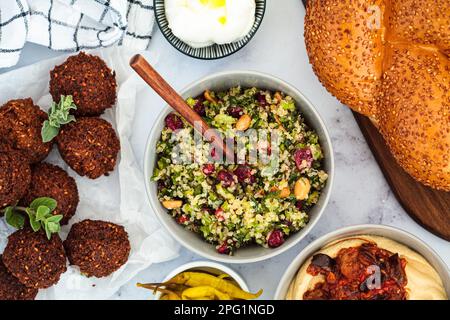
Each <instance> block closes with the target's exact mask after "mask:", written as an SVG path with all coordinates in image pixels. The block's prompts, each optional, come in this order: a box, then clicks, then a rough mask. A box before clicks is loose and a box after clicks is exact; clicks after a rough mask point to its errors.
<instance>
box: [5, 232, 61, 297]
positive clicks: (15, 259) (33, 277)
mask: <svg viewBox="0 0 450 320" xmlns="http://www.w3.org/2000/svg"><path fill="white" fill-rule="evenodd" d="M3 263H4V264H5V266H6V268H7V269H8V271H9V272H10V273H11V274H12V275H13V276H14V277H16V278H17V279H18V280H19V282H20V283H22V284H24V285H25V286H27V287H28V288H36V289H44V288H48V287H50V286H52V285H54V284H56V283H57V282H58V281H59V278H60V276H61V274H63V273H64V272H65V271H66V270H67V267H66V254H65V252H64V247H63V243H62V241H61V238H60V237H59V236H58V235H57V234H55V233H54V234H52V237H51V239H50V240H48V239H47V236H46V235H45V232H44V231H43V230H42V229H41V230H40V231H38V232H34V231H33V230H32V229H31V228H29V227H25V228H24V229H20V230H18V231H16V232H14V233H13V234H11V235H10V236H9V237H8V244H7V245H6V248H5V251H4V252H3Z"/></svg>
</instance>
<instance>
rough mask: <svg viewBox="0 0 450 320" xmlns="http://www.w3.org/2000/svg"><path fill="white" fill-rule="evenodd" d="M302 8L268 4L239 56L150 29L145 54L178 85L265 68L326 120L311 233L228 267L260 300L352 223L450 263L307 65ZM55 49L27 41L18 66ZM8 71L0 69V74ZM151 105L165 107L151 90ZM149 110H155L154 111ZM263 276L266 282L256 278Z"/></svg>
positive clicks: (144, 130) (127, 290) (141, 293)
mask: <svg viewBox="0 0 450 320" xmlns="http://www.w3.org/2000/svg"><path fill="white" fill-rule="evenodd" d="M303 17H304V9H303V6H302V5H301V2H300V1H298V0H278V1H268V3H267V10H266V15H265V17H264V20H263V23H262V25H261V28H260V30H259V31H258V33H257V34H256V36H255V37H254V39H253V40H252V41H251V42H250V43H249V44H248V45H247V46H246V47H245V48H244V49H242V50H241V51H239V52H238V53H236V54H234V55H232V56H230V57H227V58H224V59H221V60H216V61H201V60H195V59H192V58H189V57H187V56H184V55H182V54H181V53H179V52H178V51H176V50H175V49H174V48H172V47H171V45H170V44H169V43H168V42H167V41H166V40H165V39H164V37H163V36H162V34H161V33H160V32H159V30H155V34H154V38H153V40H152V43H151V46H150V48H149V50H148V51H147V52H146V53H145V55H146V56H147V57H148V58H149V59H150V61H151V62H152V63H153V64H154V66H155V67H156V69H157V70H158V71H159V72H160V73H161V74H162V75H163V76H164V77H165V78H166V79H168V80H169V81H170V82H171V84H172V85H173V86H174V87H175V88H176V89H182V88H183V87H185V86H186V85H187V84H189V83H191V82H192V81H194V80H196V79H198V78H201V77H203V76H205V75H209V74H211V73H214V72H219V71H225V70H233V69H241V70H242V69H247V70H257V71H261V72H266V73H269V74H272V75H274V76H277V77H279V78H281V79H283V80H285V81H287V82H290V83H291V84H293V85H294V86H295V87H297V88H298V89H299V90H300V91H302V92H303V93H304V94H305V96H306V97H307V98H308V99H309V100H311V102H312V103H313V104H314V105H315V106H316V107H317V109H318V111H319V113H320V115H321V116H322V118H323V119H324V121H325V124H326V125H327V127H328V129H329V132H330V135H331V138H332V141H333V144H334V151H335V158H336V176H335V183H334V188H333V191H332V195H331V199H330V203H329V205H328V207H327V208H326V210H325V212H324V214H323V217H322V219H321V220H320V221H319V222H318V224H317V225H316V226H315V227H314V229H313V230H312V232H311V233H310V234H309V235H308V236H307V237H306V238H305V239H304V240H303V241H301V242H300V243H299V244H298V245H297V246H295V247H294V248H292V249H290V250H289V251H288V252H286V253H284V254H282V255H279V256H277V257H275V258H272V259H270V260H267V261H264V262H259V263H253V264H243V265H230V267H231V268H233V269H234V270H236V271H237V272H238V273H240V274H241V275H242V276H243V277H244V279H245V280H246V281H247V283H248V285H249V287H250V289H251V290H258V289H260V288H261V287H263V289H264V294H263V296H262V298H266V299H270V298H272V297H273V296H274V293H275V290H276V287H277V285H278V282H279V280H280V278H281V276H282V275H283V273H284V271H285V270H286V268H287V266H288V265H289V264H290V262H291V261H292V259H293V258H294V257H295V256H296V255H297V254H298V253H299V252H300V251H301V250H302V249H303V248H304V247H305V246H306V245H307V244H308V243H310V242H311V241H313V240H314V239H316V238H318V237H320V236H322V235H324V234H326V233H328V232H330V231H333V230H336V229H338V228H340V227H344V226H348V225H355V224H364V223H371V224H385V225H391V226H395V227H399V228H401V229H404V230H406V231H409V232H410V233H412V234H414V235H416V236H417V237H419V238H420V239H422V240H423V241H425V242H426V243H427V244H428V245H430V246H431V247H432V248H434V250H435V251H436V252H437V253H438V254H439V255H440V256H441V258H442V259H443V260H444V261H445V262H446V263H447V265H450V250H449V243H448V242H447V241H445V240H442V239H440V238H438V237H436V236H434V235H433V234H431V233H429V232H428V231H426V230H425V229H424V228H422V227H421V226H419V225H418V224H417V223H415V222H414V221H413V220H412V219H411V218H410V217H409V216H408V215H407V214H406V212H405V211H404V210H403V209H402V208H401V206H400V205H399V203H398V202H397V200H396V199H395V197H394V195H393V193H392V191H391V190H390V188H389V186H388V184H387V182H386V180H385V179H384V177H383V175H382V173H381V171H380V169H379V167H378V165H377V163H376V161H375V159H374V157H373V155H372V153H371V152H370V150H369V148H368V146H367V144H366V142H365V140H364V138H363V136H362V135H361V132H360V130H359V128H358V126H357V124H356V122H355V121H354V119H353V116H352V114H351V112H350V110H349V109H348V108H346V107H345V106H343V105H342V104H341V103H339V102H338V101H337V100H336V99H334V98H333V97H332V96H331V95H330V94H329V93H328V92H327V91H326V90H325V89H324V88H323V87H322V85H321V84H320V83H319V81H318V80H317V78H316V77H315V75H314V74H313V72H312V69H311V66H310V65H309V63H308V59H307V55H306V50H305V45H304V39H303ZM59 54H61V53H57V52H52V51H50V50H48V49H46V48H43V47H39V46H36V45H32V44H28V45H27V46H26V47H25V50H24V52H23V53H22V57H21V60H20V62H19V64H18V65H17V66H16V67H14V68H19V67H21V66H24V65H28V64H31V63H34V62H37V61H40V60H42V59H47V58H51V57H54V56H57V55H59ZM8 70H10V69H0V73H3V72H6V71H8ZM149 105H157V106H159V107H161V106H162V105H163V102H162V100H160V98H159V97H157V96H156V95H154V94H153V93H152V96H151V100H150V101H149ZM152 112H153V111H152ZM136 118H137V120H136V123H135V126H136V129H137V130H138V133H139V137H140V138H139V140H140V141H139V143H138V145H137V146H136V149H137V150H138V151H137V157H138V159H143V153H144V145H145V141H146V139H147V135H148V133H149V132H150V129H151V123H152V122H151V121H150V119H153V116H152V115H151V114H150V112H149V109H145V110H138V115H137V117H136ZM195 260H202V258H201V257H199V256H197V255H195V254H193V253H191V252H189V251H188V250H186V249H181V250H180V255H179V257H178V258H177V259H175V260H172V261H170V262H166V263H161V264H155V265H152V266H150V267H149V268H148V269H147V270H145V271H143V272H141V273H140V274H139V275H138V276H136V278H135V279H133V280H132V281H130V283H128V284H127V285H125V286H123V287H122V288H121V289H120V290H119V292H117V294H116V295H115V296H114V297H113V298H116V299H148V298H149V297H150V293H149V292H147V291H146V290H143V289H138V288H136V286H135V283H136V282H159V281H161V280H162V279H163V278H164V277H165V275H166V274H167V273H168V272H170V271H171V270H172V269H174V268H176V267H177V266H179V265H181V264H184V263H187V262H190V261H195ZM262 279H264V281H262Z"/></svg>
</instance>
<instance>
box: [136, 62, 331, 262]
mask: <svg viewBox="0 0 450 320" xmlns="http://www.w3.org/2000/svg"><path fill="white" fill-rule="evenodd" d="M233 75H250V76H255V77H262V78H269V79H271V80H274V81H276V82H278V83H280V84H282V85H283V86H285V87H287V88H289V90H290V91H292V92H295V93H296V95H298V96H299V97H300V98H301V99H302V100H303V102H304V103H306V104H307V105H308V108H309V109H310V111H311V113H312V114H313V115H314V117H315V118H316V119H317V122H318V124H319V125H320V127H321V129H322V130H323V135H324V137H325V139H326V140H327V145H328V149H329V155H328V158H329V161H330V168H329V170H328V172H327V174H328V180H327V186H328V185H329V187H328V192H327V193H326V194H323V195H321V198H322V197H324V200H323V206H322V208H321V209H320V210H319V212H318V213H317V218H316V219H315V221H309V222H308V223H307V224H306V226H305V227H304V228H303V229H301V230H300V231H299V232H302V234H301V236H299V237H298V239H295V241H292V242H291V243H289V244H283V245H282V246H280V247H278V248H276V250H273V249H267V254H265V255H262V256H259V257H255V258H235V259H228V258H227V257H229V256H228V255H223V257H222V256H217V255H212V254H209V253H208V252H204V251H202V250H199V249H197V248H196V247H195V246H192V245H191V244H189V243H186V242H184V241H183V240H182V239H181V238H180V237H179V236H178V235H177V234H176V233H173V232H171V231H170V227H169V226H168V225H167V224H166V222H165V221H164V220H163V219H161V218H160V217H159V214H158V213H157V212H158V208H156V207H155V204H154V203H153V201H151V199H152V197H151V194H150V185H151V183H152V182H151V180H150V179H149V177H151V173H150V172H148V165H147V162H148V161H149V159H150V157H149V155H150V153H151V152H152V149H151V141H150V140H151V139H152V137H153V136H155V131H156V129H157V125H156V124H158V123H160V122H161V121H163V118H164V117H165V115H166V112H167V110H168V109H170V108H171V107H170V106H169V105H167V104H165V106H164V108H163V110H161V112H160V113H159V115H158V117H157V118H156V120H155V121H154V125H153V127H152V129H151V130H150V133H149V136H148V138H147V142H146V147H145V148H146V149H145V153H144V161H143V164H144V179H145V189H146V194H147V200H148V202H149V204H150V207H151V208H152V210H153V211H154V214H155V215H156V216H157V217H158V220H159V222H160V223H161V224H162V225H163V226H164V228H165V229H166V231H167V232H169V234H170V235H171V236H172V237H174V238H175V239H176V240H177V241H178V243H180V244H181V245H182V246H183V247H185V248H187V249H188V250H190V251H192V252H194V253H196V254H198V255H199V256H201V257H204V258H207V259H210V260H214V261H217V262H223V263H229V264H239V263H255V262H260V261H264V260H267V259H270V258H273V257H275V256H278V255H280V254H282V253H284V252H286V251H288V250H289V249H291V248H292V247H294V246H295V245H297V244H298V243H299V242H300V241H301V240H303V239H304V238H305V237H306V235H307V234H308V233H309V232H311V230H312V229H313V228H314V226H315V225H316V224H317V222H318V221H319V220H320V218H321V217H322V215H323V213H324V211H325V209H326V208H327V206H328V202H329V200H330V197H331V193H332V190H333V185H334V174H335V162H334V161H335V160H334V150H333V145H332V141H331V137H330V134H329V132H328V128H327V127H326V125H325V123H324V121H323V119H322V117H321V116H320V114H319V112H318V111H317V109H316V107H315V106H314V105H313V104H312V103H311V101H310V100H309V99H307V98H306V97H305V96H304V95H303V93H301V92H300V90H298V89H297V88H296V87H295V86H293V85H291V84H290V83H288V82H286V81H284V80H282V79H280V78H278V77H276V76H273V75H270V74H268V73H263V72H259V71H252V70H230V71H222V72H217V73H213V74H211V75H208V76H205V77H202V78H200V79H198V80H195V81H193V82H191V83H190V84H189V85H187V86H185V87H184V88H183V89H182V90H181V91H180V92H181V93H180V95H183V94H184V92H186V91H188V90H190V89H192V88H195V87H196V86H198V85H199V84H201V83H203V82H206V81H208V80H213V79H216V78H221V77H225V76H233ZM316 127H317V126H316ZM313 129H314V128H313ZM193 235H194V234H193ZM292 236H295V234H294V235H292Z"/></svg>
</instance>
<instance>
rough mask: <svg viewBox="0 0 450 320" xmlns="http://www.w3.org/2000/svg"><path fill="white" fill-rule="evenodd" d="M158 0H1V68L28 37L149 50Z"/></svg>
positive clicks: (62, 47) (64, 45) (75, 46)
mask: <svg viewBox="0 0 450 320" xmlns="http://www.w3.org/2000/svg"><path fill="white" fill-rule="evenodd" d="M152 3H153V1H152V0H0V68H3V67H9V66H13V65H15V64H16V63H17V61H18V60H19V56H20V52H21V51H22V48H23V46H24V45H25V42H26V41H30V42H34V43H38V44H41V45H44V46H47V47H48V48H50V49H53V50H58V51H67V52H74V51H79V50H83V49H96V48H100V47H108V46H111V45H115V44H119V45H124V46H129V47H132V48H134V49H136V50H144V49H146V48H147V47H148V45H149V43H150V39H151V34H152V30H153V24H154V14H153V5H152Z"/></svg>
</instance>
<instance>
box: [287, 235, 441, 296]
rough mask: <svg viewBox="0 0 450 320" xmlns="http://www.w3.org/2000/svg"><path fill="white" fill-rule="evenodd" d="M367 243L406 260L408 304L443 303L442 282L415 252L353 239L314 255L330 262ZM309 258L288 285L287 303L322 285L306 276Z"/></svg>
mask: <svg viewBox="0 0 450 320" xmlns="http://www.w3.org/2000/svg"><path fill="white" fill-rule="evenodd" d="M366 242H373V243H375V244H376V245H377V246H378V247H379V248H382V249H385V250H388V251H390V252H392V253H393V254H394V253H398V254H399V256H400V258H402V259H405V260H406V266H405V273H406V277H407V285H406V286H405V289H406V294H407V299H408V300H446V299H447V294H446V292H445V289H444V286H443V284H442V280H441V278H440V276H439V275H438V273H437V272H436V270H435V269H434V268H433V267H432V266H431V265H430V264H429V263H428V261H427V260H425V258H424V257H422V256H421V255H420V254H418V253H417V252H415V251H413V250H411V249H410V248H408V247H406V246H405V245H402V244H400V243H398V242H396V241H393V240H390V239H387V238H384V237H380V236H369V235H362V236H355V237H350V238H346V239H340V240H337V241H334V242H332V243H330V244H328V245H326V246H325V247H324V248H322V249H321V250H320V251H318V252H317V253H322V254H326V255H328V256H330V257H332V258H335V257H336V256H337V255H338V252H339V251H340V250H341V249H344V248H349V247H359V246H361V245H362V244H364V243H366ZM311 261H312V257H310V258H309V259H308V260H307V261H306V263H304V264H303V265H302V267H301V268H300V270H299V272H298V273H297V275H296V276H295V278H294V279H293V281H292V282H291V285H290V286H289V290H288V292H287V294H286V300H303V295H304V294H305V292H307V291H308V290H312V289H313V288H314V287H315V286H316V284H318V283H320V282H324V281H325V279H324V276H323V275H321V274H318V275H316V276H313V275H311V274H309V273H308V272H307V268H308V266H309V265H310V264H311Z"/></svg>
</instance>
